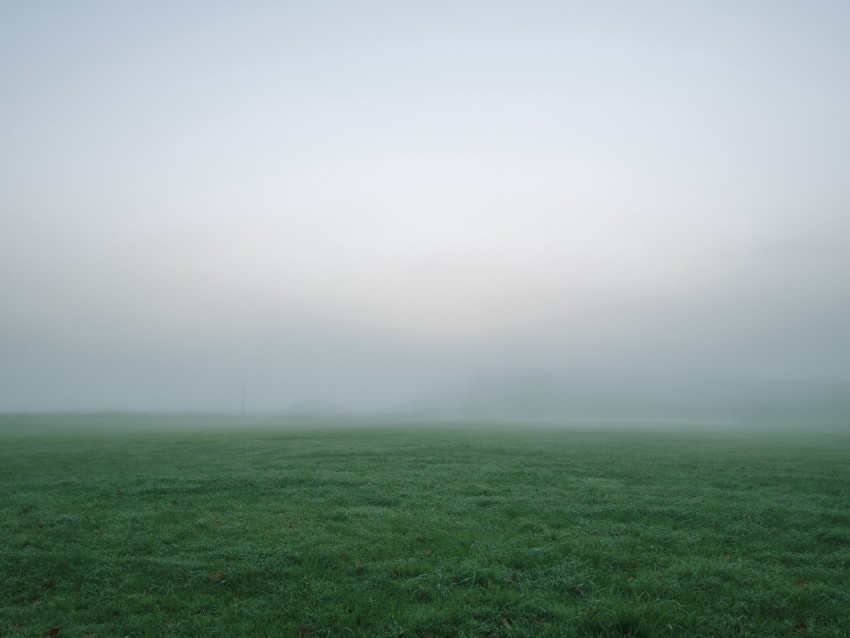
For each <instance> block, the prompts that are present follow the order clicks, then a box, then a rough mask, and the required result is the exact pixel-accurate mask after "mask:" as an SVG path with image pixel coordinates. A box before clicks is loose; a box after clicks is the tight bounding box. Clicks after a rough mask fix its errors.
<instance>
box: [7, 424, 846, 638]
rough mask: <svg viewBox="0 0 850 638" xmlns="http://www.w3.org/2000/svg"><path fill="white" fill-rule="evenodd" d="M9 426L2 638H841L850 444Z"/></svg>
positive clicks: (645, 434) (541, 432)
mask: <svg viewBox="0 0 850 638" xmlns="http://www.w3.org/2000/svg"><path fill="white" fill-rule="evenodd" d="M21 418H25V417H21ZM21 418H19V419H18V423H17V426H16V427H8V423H6V422H4V423H0V425H5V426H6V427H5V429H3V428H0V484H2V485H3V486H4V487H3V489H2V492H0V512H2V516H0V565H2V577H3V583H2V587H0V635H10V636H19V635H20V636H43V635H59V636H62V635H67V636H89V637H90V638H91V637H94V636H101V637H106V636H116V635H121V636H201V635H216V636H261V635H274V636H304V635H310V636H346V635H348V636H352V635H353V636H387V637H393V638H398V637H399V636H408V637H412V636H422V637H432V638H437V637H442V636H490V637H496V636H499V637H509V636H558V637H563V636H847V635H848V634H850V620H848V610H849V609H850V501H848V498H849V497H850V471H848V460H850V437H848V436H846V435H838V434H833V435H829V436H824V437H822V438H813V437H808V438H802V437H794V436H790V435H783V436H782V437H776V436H772V435H770V434H768V433H761V434H752V433H750V434H743V433H734V432H730V431H724V432H711V431H705V430H704V431H693V430H691V431H679V430H675V429H672V428H670V429H665V430H663V431H662V430H654V431H653V430H649V429H641V430H634V429H632V430H627V429H621V430H617V429H614V428H610V427H609V428H600V429H580V428H571V429H554V428H550V429H541V428H521V429H514V430H509V429H506V428H501V429H486V428H468V427H467V428H460V427H458V428H451V427H445V426H443V427H405V428H389V427H380V428H377V427H376V428H368V427H361V428H350V427H349V428H343V429H338V430H335V429H332V428H331V429H328V428H321V429H315V430H310V429H307V428H300V429H299V428H281V429H277V430H275V429H268V428H267V429H252V428H247V429H244V430H243V431H241V432H237V431H226V430H223V429H220V430H218V431H204V430H203V429H199V430H197V431H195V432H191V433H186V432H184V433H170V434H169V433H167V432H166V431H165V430H163V429H159V430H157V431H156V432H153V433H148V434H135V435H123V436H119V435H117V434H110V433H109V430H108V429H107V431H106V432H105V433H99V434H95V433H90V434H88V435H77V436H73V435H71V434H67V433H62V431H61V428H60V429H57V430H55V431H53V432H52V434H51V433H50V432H47V433H46V432H45V430H44V428H43V427H38V428H36V427H33V428H30V429H28V428H26V427H19V426H21V423H20V419H21ZM8 420H9V418H8V417H6V421H8ZM42 426H43V423H42Z"/></svg>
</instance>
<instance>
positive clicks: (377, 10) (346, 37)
mask: <svg viewBox="0 0 850 638" xmlns="http://www.w3.org/2000/svg"><path fill="white" fill-rule="evenodd" d="M848 33H850V3H847V2H843V1H836V2H829V1H813V2H798V1H795V2H782V1H773V0H771V1H762V2H757V1H753V2H740V1H735V2H731V1H730V2H723V1H718V2H686V3H683V2H673V1H670V2H533V1H532V2H494V1H486V2H484V1H482V2H469V1H463V0H461V1H452V2H441V1H433V0H432V1H429V2H389V1H386V2H324V1H315V2H313V1H310V2H306V1H305V2H250V1H248V2H238V3H237V2H206V1H205V2H189V1H186V2H178V3H174V2H156V1H153V2H151V1H146V2H105V1H104V2H87V1H79V2H48V1H35V2H30V1H23V0H22V1H10V2H4V3H2V5H0V291H2V298H0V410H38V409H154V410H158V409H166V410H169V409H209V410H237V409H238V408H239V402H240V385H241V378H242V377H243V375H244V377H245V380H246V386H247V389H248V390H247V398H248V403H249V405H250V406H251V407H252V408H253V409H256V410H278V409H303V408H309V407H310V406H320V405H331V404H333V405H337V406H343V407H351V408H352V409H364V408H366V409H371V408H376V407H378V408H380V407H392V406H396V405H406V404H407V403H408V402H411V401H413V402H415V401H417V400H419V399H420V398H422V397H433V396H441V395H443V394H444V393H451V392H457V391H462V390H463V388H464V387H465V384H468V383H469V382H470V379H475V378H476V377H477V375H481V374H488V373H493V372H495V373H500V374H501V373H504V372H506V371H508V372H510V371H518V373H522V371H541V370H543V371H563V370H570V371H571V374H579V373H580V372H577V371H583V370H588V371H592V372H593V374H597V375H603V376H604V375H605V374H607V373H609V372H610V373H611V374H612V375H619V376H622V375H626V376H628V375H635V376H639V377H647V376H651V377H653V378H656V377H657V378H659V379H664V378H675V377H678V376H681V375H682V374H695V375H700V374H732V375H745V376H747V375H749V376H766V377H806V376H809V377H811V376H817V377H836V376H838V377H842V376H843V377H850V116H848V114H850V82H848V78H850V38H848ZM589 373H590V372H589Z"/></svg>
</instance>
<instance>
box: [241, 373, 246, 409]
mask: <svg viewBox="0 0 850 638" xmlns="http://www.w3.org/2000/svg"><path fill="white" fill-rule="evenodd" d="M242 416H245V371H244V370H243V371H242Z"/></svg>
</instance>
